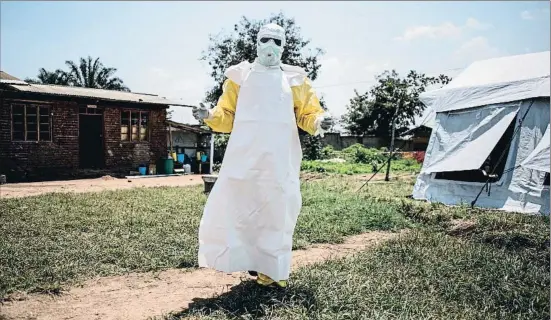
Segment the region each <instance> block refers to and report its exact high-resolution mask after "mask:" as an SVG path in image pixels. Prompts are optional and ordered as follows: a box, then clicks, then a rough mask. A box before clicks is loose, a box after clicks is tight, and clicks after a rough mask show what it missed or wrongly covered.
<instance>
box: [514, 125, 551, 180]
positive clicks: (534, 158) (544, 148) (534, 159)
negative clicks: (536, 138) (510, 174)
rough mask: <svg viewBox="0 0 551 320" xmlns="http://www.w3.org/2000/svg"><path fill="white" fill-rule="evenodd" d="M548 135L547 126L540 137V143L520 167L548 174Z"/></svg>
mask: <svg viewBox="0 0 551 320" xmlns="http://www.w3.org/2000/svg"><path fill="white" fill-rule="evenodd" d="M550 137H551V136H550V134H549V125H548V126H547V129H546V130H545V133H544V134H543V136H542V137H541V140H540V142H539V143H538V145H537V146H536V147H535V148H534V150H533V151H532V152H531V153H530V155H528V157H526V159H524V161H523V162H522V163H521V164H520V165H521V166H523V167H525V168H528V169H532V170H537V171H543V172H550V170H549V166H550V161H549V157H550V156H549V149H550V143H551V141H549V139H550Z"/></svg>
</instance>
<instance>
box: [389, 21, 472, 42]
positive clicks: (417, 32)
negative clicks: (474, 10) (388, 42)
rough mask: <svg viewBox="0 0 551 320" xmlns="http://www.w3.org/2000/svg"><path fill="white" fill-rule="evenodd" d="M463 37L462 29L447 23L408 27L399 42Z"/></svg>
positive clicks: (398, 38)
mask: <svg viewBox="0 0 551 320" xmlns="http://www.w3.org/2000/svg"><path fill="white" fill-rule="evenodd" d="M459 35H461V27H458V26H456V25H454V24H453V23H451V22H445V23H443V24H441V25H438V26H431V25H425V26H413V27H408V28H407V29H406V30H405V31H404V34H403V35H402V36H399V37H397V38H396V39H397V40H413V39H418V38H430V39H436V38H448V37H456V36H459Z"/></svg>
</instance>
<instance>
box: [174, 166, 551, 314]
mask: <svg viewBox="0 0 551 320" xmlns="http://www.w3.org/2000/svg"><path fill="white" fill-rule="evenodd" d="M339 179H342V177H332V178H330V179H326V180H322V181H319V182H317V183H318V184H319V185H320V186H322V187H323V188H330V187H331V185H333V184H334V183H335V181H337V180H339ZM347 181H348V182H347V187H346V188H343V189H345V190H356V189H357V188H358V187H359V186H360V185H361V184H362V183H363V180H362V179H354V178H352V179H347ZM412 185H413V182H412V181H411V180H410V181H407V180H406V181H399V182H394V183H384V182H373V183H370V184H369V186H368V187H367V188H364V189H363V191H362V193H361V196H362V197H366V198H368V199H370V202H371V203H383V204H385V205H387V206H392V207H394V206H398V207H399V208H400V209H399V211H400V212H401V213H402V214H403V215H404V216H405V217H407V219H408V221H409V222H411V223H412V224H413V225H414V226H415V227H414V228H413V230H412V231H411V232H409V233H408V234H406V235H405V236H401V237H400V238H398V239H395V240H391V241H389V242H387V243H385V244H383V245H382V246H380V247H378V248H374V249H370V250H367V251H365V252H362V253H360V254H357V255H356V256H353V257H350V258H347V259H341V260H336V261H327V262H324V263H321V264H317V265H314V266H310V267H307V268H301V269H300V270H299V271H298V272H295V273H293V275H292V278H291V283H290V286H289V288H288V289H285V290H267V289H263V288H260V287H258V286H257V285H255V284H254V283H253V282H244V283H242V284H240V285H238V286H237V287H234V288H233V289H232V290H231V291H230V292H228V293H225V294H222V295H221V296H218V297H215V298H210V299H198V300H196V301H195V302H194V303H193V304H192V305H191V306H190V307H189V309H187V310H185V311H183V312H181V313H175V314H172V315H167V316H165V317H164V319H170V320H175V319H201V320H207V319H280V320H284V319H289V320H291V319H292V320H299V319H481V320H482V319H542V320H543V319H549V317H550V314H549V307H550V305H549V290H550V287H549V281H550V277H549V273H550V269H549V218H548V217H541V216H529V215H524V214H513V213H505V212H499V211H488V210H480V209H474V210H471V209H469V208H468V207H447V206H443V205H439V204H427V203H421V202H415V201H413V200H410V199H407V198H406V196H407V195H409V194H410V192H411V188H412ZM339 188H342V186H340V187H339ZM457 221H469V222H470V225H469V227H467V228H463V229H462V228H457V227H455V226H456V222H457Z"/></svg>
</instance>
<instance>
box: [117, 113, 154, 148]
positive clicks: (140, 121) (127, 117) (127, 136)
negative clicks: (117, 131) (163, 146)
mask: <svg viewBox="0 0 551 320" xmlns="http://www.w3.org/2000/svg"><path fill="white" fill-rule="evenodd" d="M148 125H149V112H147V111H133V110H132V111H129V110H123V111H122V112H121V141H148V140H149V126H148Z"/></svg>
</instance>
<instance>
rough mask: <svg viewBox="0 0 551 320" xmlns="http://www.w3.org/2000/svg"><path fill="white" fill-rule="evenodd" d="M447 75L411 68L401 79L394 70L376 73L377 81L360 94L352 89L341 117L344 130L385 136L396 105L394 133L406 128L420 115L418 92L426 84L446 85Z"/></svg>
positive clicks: (389, 129) (420, 91)
mask: <svg viewBox="0 0 551 320" xmlns="http://www.w3.org/2000/svg"><path fill="white" fill-rule="evenodd" d="M450 81H451V78H449V77H447V76H446V75H443V74H441V75H440V76H438V77H429V76H426V75H425V74H421V73H418V72H416V71H414V70H411V71H410V72H409V73H408V74H407V76H406V77H405V78H401V77H400V76H399V74H398V73H397V72H396V71H395V70H392V71H385V72H383V73H381V74H380V75H378V76H377V84H376V85H375V86H374V87H373V88H371V89H370V90H369V91H368V92H366V93H364V94H359V93H358V92H357V91H355V96H354V97H353V98H352V99H351V100H350V105H349V106H347V112H346V113H345V115H344V116H343V118H342V122H343V123H344V127H345V129H346V130H347V131H348V132H350V133H352V134H358V135H364V134H373V135H375V136H378V137H389V136H390V131H391V126H392V121H393V118H394V116H395V112H396V108H397V107H398V113H396V133H397V134H398V135H399V134H400V133H402V132H404V131H406V130H407V127H408V126H409V125H412V124H414V121H415V117H416V116H420V115H422V114H423V111H424V110H425V105H424V104H423V103H422V102H421V101H420V100H419V95H420V94H421V93H422V92H424V91H425V90H426V88H427V87H428V86H429V85H441V86H442V85H446V84H448V83H449V82H450Z"/></svg>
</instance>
